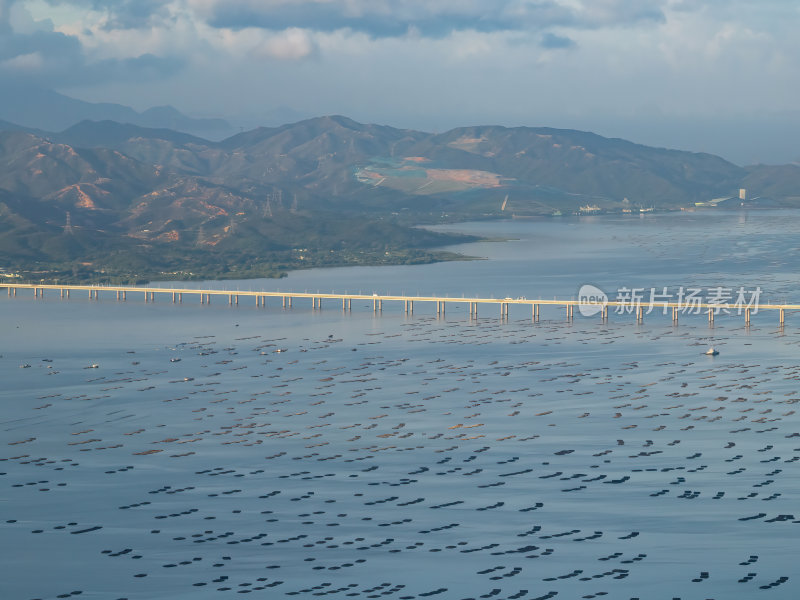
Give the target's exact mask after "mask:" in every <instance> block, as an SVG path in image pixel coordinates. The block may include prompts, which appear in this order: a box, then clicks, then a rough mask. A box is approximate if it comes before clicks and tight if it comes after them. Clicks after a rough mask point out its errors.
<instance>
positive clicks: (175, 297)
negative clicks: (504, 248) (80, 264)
mask: <svg viewBox="0 0 800 600" xmlns="http://www.w3.org/2000/svg"><path fill="white" fill-rule="evenodd" d="M3 287H5V288H7V290H8V295H9V296H12V297H13V296H16V295H17V292H21V291H28V292H33V295H34V297H36V298H44V295H45V292H50V293H58V294H59V296H60V298H62V299H68V298H69V297H70V292H82V293H88V295H89V298H90V299H94V300H99V299H100V295H101V294H103V295H106V294H115V297H116V300H119V301H126V300H127V298H128V293H130V294H132V295H134V296H141V297H143V298H144V301H145V302H155V300H156V295H158V296H159V297H163V296H167V298H169V299H171V301H172V302H173V303H182V302H183V297H184V296H187V297H193V298H195V299H198V298H199V301H200V303H201V304H211V299H212V298H214V299H216V300H222V301H223V302H224V301H225V300H227V302H228V304H229V305H238V304H239V300H240V298H247V299H249V300H250V301H251V302H255V305H256V306H257V307H258V306H264V307H266V306H267V300H268V299H272V300H275V301H276V302H278V301H279V302H280V303H281V306H282V307H283V308H291V307H292V301H293V300H311V308H313V309H315V310H316V309H321V308H322V302H323V300H326V301H341V303H342V310H346V311H349V310H352V305H353V300H363V301H367V302H370V301H371V302H372V310H373V311H375V312H382V311H383V303H384V302H397V303H400V302H402V303H403V308H404V311H405V312H406V313H409V314H413V312H414V304H415V303H431V304H433V303H435V305H436V314H437V315H444V314H445V310H446V307H447V304H468V306H469V315H470V317H477V316H478V307H479V306H480V305H483V306H486V305H493V306H495V307H499V312H500V317H501V318H507V317H508V309H509V306H510V305H512V304H513V305H522V306H528V307H530V311H531V317H532V319H533V321H534V322H538V321H539V313H540V308H541V307H542V306H554V307H559V308H561V309H562V310H563V311H564V315H565V318H566V319H567V320H569V321H571V320H573V319H574V317H575V307H576V306H577V307H579V310H580V311H581V312H582V313H583V314H584V315H587V316H591V315H599V317H600V318H601V319H602V320H603V321H607V320H608V311H609V308H616V309H617V310H616V312H617V314H626V313H627V314H631V315H633V314H635V316H636V320H637V322H642V321H643V320H644V316H645V314H650V313H651V312H653V311H656V310H660V311H661V312H662V314H664V315H667V314H669V313H670V311H671V313H672V321H673V322H675V323H677V322H678V317H679V315H680V314H687V312H688V311H692V313H689V314H703V313H704V314H707V316H708V321H709V323H712V324H713V322H714V317H715V316H716V315H719V314H732V313H736V314H738V315H741V316H743V317H744V321H745V324H746V325H749V324H750V319H751V316H752V315H754V314H756V313H758V312H761V311H777V312H778V323H779V324H780V325H781V326H782V325H783V324H784V323H785V320H786V311H797V310H800V304H758V305H755V306H749V305H747V306H743V305H742V304H738V303H709V302H695V301H692V302H686V301H684V302H666V301H665V302H632V301H619V300H609V301H605V302H602V303H597V302H587V301H585V300H558V299H553V300H543V299H535V300H534V299H528V298H524V297H518V298H510V297H506V298H458V297H452V296H407V295H402V294H401V295H392V294H375V293H373V294H363V293H358V294H349V293H344V294H340V293H320V292H316V293H312V292H265V291H241V290H236V291H233V290H213V289H195V288H171V287H141V286H125V285H62V284H37V283H11V282H0V288H3Z"/></svg>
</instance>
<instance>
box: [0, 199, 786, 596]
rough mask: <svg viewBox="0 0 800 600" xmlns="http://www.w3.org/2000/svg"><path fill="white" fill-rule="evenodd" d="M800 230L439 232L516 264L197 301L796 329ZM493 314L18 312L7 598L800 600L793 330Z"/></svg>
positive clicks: (6, 447) (78, 300)
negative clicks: (755, 293) (637, 312)
mask: <svg viewBox="0 0 800 600" xmlns="http://www.w3.org/2000/svg"><path fill="white" fill-rule="evenodd" d="M796 217H797V215H796V213H792V212H786V211H781V212H778V211H770V212H749V213H744V212H742V213H738V212H722V211H720V212H708V213H681V214H666V215H646V216H642V217H641V218H640V217H639V216H638V215H637V216H633V217H625V218H622V217H591V218H588V217H587V218H581V219H575V218H565V219H548V220H543V221H523V220H520V221H507V222H492V223H474V224H473V223H470V224H459V225H449V226H446V227H443V229H444V228H446V229H448V230H453V231H464V232H467V233H473V234H477V235H483V236H486V237H488V238H505V239H510V240H512V241H506V242H483V243H477V244H469V245H465V246H463V247H459V248H458V250H459V251H461V252H464V253H465V254H469V255H472V256H481V257H487V258H488V260H480V261H468V262H451V263H440V264H435V265H424V266H413V267H412V266H409V267H379V268H343V269H330V270H309V271H305V272H297V273H292V274H291V275H290V277H288V278H287V279H283V280H264V281H246V282H215V283H210V284H206V283H202V284H200V283H196V282H195V283H191V284H189V283H187V284H186V287H195V286H196V287H204V286H214V287H223V288H227V289H237V288H238V289H243V290H244V289H264V290H268V291H272V290H292V291H298V292H300V291H306V290H308V291H317V290H319V291H321V292H328V291H351V292H353V291H363V292H365V293H373V292H377V293H407V294H412V295H415V294H417V293H419V294H423V295H426V294H440V295H451V296H461V295H462V294H463V295H464V296H467V297H469V296H495V297H498V298H503V297H506V296H511V297H519V296H524V297H527V298H537V297H541V298H552V297H554V296H555V297H558V298H570V297H575V296H576V294H577V290H578V288H579V287H580V286H581V285H582V284H585V283H591V284H594V285H596V286H599V287H600V288H602V289H604V290H605V291H606V292H607V293H608V294H609V296H611V297H613V296H614V295H615V293H616V290H617V289H618V288H621V287H628V288H633V287H641V288H646V289H648V290H649V288H651V287H656V288H663V287H669V288H671V289H673V290H674V289H677V288H678V287H680V286H685V287H688V286H696V287H700V288H710V287H717V286H721V287H724V288H730V289H733V290H735V289H737V288H739V287H740V286H743V287H744V288H747V289H754V288H756V287H761V288H762V290H763V293H762V296H761V300H762V302H764V301H772V302H783V301H789V302H799V303H800V297H799V296H798V293H797V291H796V290H797V289H798V286H797V283H798V282H797V279H798V276H797V275H796V273H798V272H799V270H798V266H800V265H798V264H797V263H798V253H797V252H796V245H797V241H796V234H795V232H794V229H795V227H794V225H793V224H794V222H795V219H796ZM156 285H159V284H156ZM163 285H167V284H163ZM253 304H254V303H253ZM480 310H481V314H480V315H479V318H478V319H477V320H475V319H473V320H470V319H469V317H468V310H467V305H466V304H465V303H456V302H453V303H448V307H447V314H446V315H445V317H444V318H437V317H436V316H435V315H434V314H433V307H432V306H425V305H420V304H419V303H418V304H417V306H415V314H414V315H405V314H403V313H402V306H401V305H397V304H390V303H384V309H383V313H382V314H380V315H375V314H373V312H372V306H371V302H370V303H367V302H365V303H363V304H361V305H359V306H356V303H354V309H353V312H352V313H349V314H343V313H342V311H341V308H340V304H339V303H337V302H335V301H331V302H330V303H329V304H324V306H323V308H322V310H321V311H312V310H311V307H310V302H304V301H295V303H294V307H293V308H292V309H291V310H283V309H282V308H280V305H279V303H276V302H274V301H273V302H272V304H271V305H269V306H268V307H267V308H256V307H255V306H254V305H250V304H248V303H246V302H242V301H241V300H240V304H239V306H238V307H229V306H227V304H226V303H221V302H220V303H214V304H211V305H200V304H198V303H196V302H195V301H194V300H191V301H187V299H184V303H183V305H180V306H177V305H173V304H171V303H169V302H167V301H165V299H164V298H158V299H157V300H156V302H155V303H152V304H151V303H148V304H145V303H144V302H143V298H134V297H133V295H132V294H129V296H128V301H127V302H126V303H122V302H119V303H118V302H116V301H115V300H113V294H112V293H108V294H106V295H105V296H102V297H101V299H100V300H99V301H90V300H89V299H88V298H86V297H82V296H79V295H77V294H76V293H73V294H72V298H71V300H69V301H62V300H59V299H58V297H57V295H55V294H52V293H51V294H50V295H48V296H47V297H45V298H44V299H43V300H36V299H34V298H33V297H32V294H31V295H30V296H28V295H25V294H18V295H17V297H16V298H8V297H7V296H6V295H5V294H2V295H0V335H2V337H0V339H2V344H1V345H0V354H2V355H3V356H2V358H0V377H2V381H3V382H4V385H3V389H2V391H0V401H2V406H3V410H2V413H0V448H2V450H0V507H2V516H0V540H2V542H0V553H1V556H0V597H3V598H57V597H62V598H63V597H82V598H131V599H133V598H141V599H145V598H148V599H150V598H170V599H172V598H224V597H233V596H232V595H233V594H237V595H238V594H246V593H253V594H260V597H265V598H278V597H285V596H299V597H308V598H310V597H318V596H325V597H332V598H349V597H353V598H358V597H360V598H377V597H381V598H384V597H385V598H402V599H411V598H427V597H439V598H443V599H444V598H447V599H450V598H455V599H462V598H497V599H506V598H527V599H535V598H603V597H607V598H614V599H616V598H648V599H659V598H664V599H672V598H682V599H687V600H688V599H705V598H717V599H730V598H753V597H764V598H781V599H783V598H787V599H788V598H796V597H797V592H798V590H799V589H800V586H799V585H798V581H797V578H796V577H795V576H794V573H795V568H794V559H793V550H794V549H795V547H796V544H795V540H796V534H795V530H794V528H796V527H797V526H798V521H800V513H797V514H795V511H796V510H797V508H796V507H797V506H798V504H797V500H798V491H799V490H798V483H797V482H798V477H797V474H798V473H797V469H798V466H797V463H798V462H800V419H798V415H797V414H795V410H796V407H795V403H796V402H798V401H800V390H798V378H800V367H799V366H798V365H797V364H796V361H794V360H793V357H794V356H795V355H796V352H797V344H798V342H800V337H799V336H798V334H799V333H800V327H798V324H800V321H798V319H799V318H800V317H798V316H797V315H792V314H789V316H788V319H787V323H786V327H785V329H784V330H781V329H779V328H778V319H777V314H776V313H774V312H764V313H759V314H757V315H755V316H754V318H753V324H752V326H751V327H750V328H749V329H746V328H745V327H744V319H743V317H740V316H726V315H720V316H718V317H717V320H716V323H715V326H714V327H713V328H709V327H708V323H707V321H706V317H705V316H704V315H694V316H691V315H685V316H683V315H682V316H681V320H680V324H679V325H678V326H677V327H674V326H673V324H672V323H671V321H670V319H669V318H668V317H665V316H663V315H658V314H650V315H646V316H645V321H644V323H643V324H640V325H637V324H636V323H635V318H634V317H633V316H632V315H630V314H628V315H616V314H614V313H613V312H612V313H611V322H610V323H608V324H603V323H601V322H600V320H599V317H594V318H583V317H581V316H580V315H579V314H578V313H577V311H576V319H575V321H574V322H573V323H568V322H566V321H565V319H564V314H563V311H562V310H557V309H554V308H553V309H548V308H543V309H542V315H541V316H542V320H541V322H540V323H538V324H534V323H532V322H531V319H530V312H529V309H528V308H527V307H526V308H524V309H523V308H521V307H514V306H512V307H511V314H510V319H509V320H508V321H501V320H499V319H498V314H497V313H498V312H499V309H498V308H497V307H481V309H480ZM710 345H713V346H715V347H716V348H718V349H719V350H720V355H719V356H716V357H708V356H704V355H703V354H702V353H703V352H704V351H705V350H706V349H707V348H708V347H709V346H710ZM277 350H281V352H277ZM92 364H97V365H98V368H96V369H86V368H85V367H87V366H89V365H92ZM24 365H30V367H29V368H20V367H21V366H24Z"/></svg>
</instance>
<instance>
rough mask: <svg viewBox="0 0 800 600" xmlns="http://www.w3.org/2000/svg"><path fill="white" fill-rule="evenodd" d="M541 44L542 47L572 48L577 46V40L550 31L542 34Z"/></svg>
mask: <svg viewBox="0 0 800 600" xmlns="http://www.w3.org/2000/svg"><path fill="white" fill-rule="evenodd" d="M539 45H540V46H541V47H542V48H547V49H551V50H558V49H562V48H572V47H573V46H575V41H574V40H571V39H570V38H568V37H563V36H560V35H556V34H554V33H550V32H549V31H548V32H547V33H545V34H544V35H543V36H542V41H541V42H540V43H539Z"/></svg>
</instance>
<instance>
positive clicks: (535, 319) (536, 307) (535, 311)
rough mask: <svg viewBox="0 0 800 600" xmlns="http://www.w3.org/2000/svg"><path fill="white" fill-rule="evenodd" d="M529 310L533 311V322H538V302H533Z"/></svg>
mask: <svg viewBox="0 0 800 600" xmlns="http://www.w3.org/2000/svg"><path fill="white" fill-rule="evenodd" d="M531 312H532V313H533V322H534V323H538V322H539V305H538V304H534V305H533V308H532V309H531Z"/></svg>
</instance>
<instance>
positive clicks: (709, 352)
mask: <svg viewBox="0 0 800 600" xmlns="http://www.w3.org/2000/svg"><path fill="white" fill-rule="evenodd" d="M705 353H706V355H707V356H716V355H717V354H719V350H717V349H716V348H714V346H711V348H709V349H708V350H706V352H705Z"/></svg>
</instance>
